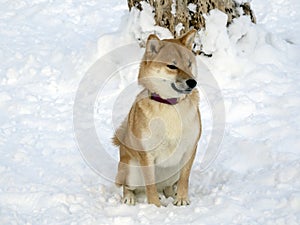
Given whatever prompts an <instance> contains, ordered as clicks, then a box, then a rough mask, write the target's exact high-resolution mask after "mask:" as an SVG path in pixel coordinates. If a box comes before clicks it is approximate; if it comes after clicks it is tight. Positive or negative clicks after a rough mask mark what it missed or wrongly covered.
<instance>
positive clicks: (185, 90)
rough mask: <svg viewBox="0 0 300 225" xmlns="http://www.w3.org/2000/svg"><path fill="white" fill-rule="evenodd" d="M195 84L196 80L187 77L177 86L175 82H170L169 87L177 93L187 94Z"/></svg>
mask: <svg viewBox="0 0 300 225" xmlns="http://www.w3.org/2000/svg"><path fill="white" fill-rule="evenodd" d="M196 85H197V81H196V80H194V79H188V80H186V81H185V83H181V85H179V86H180V87H177V86H176V84H175V83H172V84H171V87H172V88H173V89H174V90H175V91H177V92H178V93H181V94H189V93H190V92H191V91H192V90H193V88H194V87H196Z"/></svg>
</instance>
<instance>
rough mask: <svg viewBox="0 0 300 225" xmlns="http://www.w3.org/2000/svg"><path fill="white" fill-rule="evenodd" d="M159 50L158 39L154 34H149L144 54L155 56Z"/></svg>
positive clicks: (159, 42)
mask: <svg viewBox="0 0 300 225" xmlns="http://www.w3.org/2000/svg"><path fill="white" fill-rule="evenodd" d="M160 48H161V41H160V39H159V38H158V37H157V36H156V35H155V34H151V35H150V36H149V37H148V39H147V43H146V52H147V53H149V54H151V55H156V54H157V53H158V52H159V50H160Z"/></svg>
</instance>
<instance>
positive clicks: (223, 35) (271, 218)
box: [0, 0, 300, 225]
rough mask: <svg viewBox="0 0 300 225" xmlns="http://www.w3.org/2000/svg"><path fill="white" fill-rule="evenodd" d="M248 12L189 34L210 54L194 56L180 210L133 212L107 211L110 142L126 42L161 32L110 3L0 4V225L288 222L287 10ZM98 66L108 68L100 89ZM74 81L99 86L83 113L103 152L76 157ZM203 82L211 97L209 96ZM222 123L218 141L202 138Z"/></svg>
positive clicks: (274, 6) (295, 191)
mask: <svg viewBox="0 0 300 225" xmlns="http://www.w3.org/2000/svg"><path fill="white" fill-rule="evenodd" d="M251 5H252V7H253V10H254V12H255V14H256V16H257V21H258V24H256V25H254V24H252V23H251V22H250V20H249V18H248V17H241V18H238V19H236V20H235V21H234V23H233V24H232V25H231V26H230V27H229V28H228V29H226V28H225V20H226V16H225V15H224V14H222V13H221V12H219V11H212V12H211V13H210V15H207V29H206V30H205V31H201V32H199V35H200V40H201V43H202V45H203V49H204V51H205V53H207V54H212V57H206V56H203V55H201V56H198V57H197V58H198V65H199V88H200V91H201V102H200V105H201V112H202V120H203V135H202V138H201V141H200V143H199V148H198V155H197V158H196V162H195V164H194V166H193V170H192V174H191V182H190V190H189V194H190V200H191V205H190V206H188V207H179V208H178V207H175V206H173V205H172V203H171V202H172V200H171V199H165V198H162V201H163V203H164V205H166V207H161V208H156V207H155V206H151V205H148V204H146V203H145V202H146V200H145V197H144V196H143V195H141V196H139V199H138V200H139V202H138V204H137V205H136V206H134V207H129V206H126V205H122V204H121V203H120V199H121V190H120V189H119V188H117V187H115V185H114V184H113V182H112V180H113V178H114V177H113V176H114V174H115V172H116V163H117V159H118V152H117V149H116V148H115V147H113V146H112V145H111V143H110V137H111V135H112V133H113V127H116V126H118V124H119V123H120V121H121V120H122V118H123V117H124V116H125V114H126V112H127V111H128V108H129V107H130V104H131V103H130V102H132V99H133V98H134V96H135V93H136V92H137V91H138V90H139V88H138V86H137V85H136V83H135V81H136V76H137V70H138V60H139V58H140V57H141V55H142V53H143V49H141V48H140V47H139V46H143V45H144V44H145V40H146V38H147V36H148V35H149V34H150V33H157V35H158V36H159V37H161V38H169V37H170V32H168V31H167V30H165V29H163V28H159V27H155V26H154V24H155V23H154V20H153V15H152V14H151V8H150V7H148V6H146V5H145V6H144V8H145V11H144V12H143V13H139V12H138V11H136V10H132V12H131V13H129V12H128V10H127V2H126V1H124V0H102V1H96V0H91V1H83V0H68V1H54V0H34V1H29V0H18V1H3V2H2V4H1V7H0V11H1V13H0V15H1V16H0V30H1V33H0V35H1V37H0V40H1V42H0V46H1V51H0V60H1V66H0V124H1V125H0V152H1V154H0V162H1V163H0V224H39V225H40V224H162V223H164V224H197V225H198V224H206V225H208V224H264V225H268V224H272V225H273V224H280V225H281V224H289V225H294V224H295V225H296V224H299V223H300V152H299V146H300V132H299V130H300V82H299V81H300V65H299V63H298V60H299V56H300V53H299V52H300V51H299V50H300V39H299V35H298V34H299V31H300V30H299V29H300V14H299V9H300V4H299V2H298V1H297V0H288V1H282V0H275V1H271V0H266V1H259V0H252V1H251ZM123 46H125V47H123ZM103 59H105V60H107V61H106V64H107V65H111V66H116V67H115V68H116V69H119V70H115V71H114V73H112V74H108V76H109V78H110V79H109V80H107V77H103V76H104V75H106V74H107V72H109V70H108V68H109V67H106V66H103V67H99V65H103V64H99V62H100V63H103ZM101 60H102V61H101ZM130 62H131V63H130ZM106 64H104V65H106ZM122 66H123V67H122ZM95 68H96V70H95ZM112 68H113V67H112ZM207 68H208V69H207ZM87 71H89V72H90V74H91V75H93V76H92V78H95V80H92V82H91V81H89V82H90V83H87V84H92V83H96V82H97V81H102V80H104V81H105V85H104V84H102V83H100V84H99V87H103V89H101V91H100V92H99V93H97V95H96V97H95V98H96V101H95V103H94V105H93V106H92V107H93V109H94V112H95V115H94V117H95V125H96V131H97V135H98V137H99V139H100V140H101V144H102V147H104V153H105V154H106V156H105V155H101V154H102V153H103V152H99V151H95V152H93V151H94V150H95V149H96V148H95V147H93V148H91V153H93V154H91V155H90V158H87V157H86V155H85V154H86V153H87V152H84V151H82V150H81V151H80V150H79V149H78V146H80V141H78V139H76V137H77V136H76V135H75V133H76V127H75V128H74V126H75V125H76V124H75V125H74V123H73V119H74V118H73V110H74V104H75V103H76V100H77V99H76V94H78V88H79V87H81V84H82V81H85V79H86V78H87V77H88V76H87V74H88V73H87ZM98 71H99V72H98ZM208 71H209V72H208ZM101 74H102V75H101ZM103 74H104V75H103ZM206 76H211V77H213V78H214V79H215V81H216V82H217V87H218V88H219V91H220V92H216V93H215V92H213V91H212V92H209V88H208V87H206V86H205V84H206V83H205V82H206V81H207V77H206ZM201 82H202V83H201ZM83 83H84V82H83ZM101 85H102V86H101ZM95 87H98V86H97V85H95ZM220 94H221V95H220ZM220 96H221V97H222V98H220ZM88 97H89V96H88V95H87V98H88ZM115 102H117V103H115ZM222 104H223V105H224V112H225V113H224V115H222V110H221V111H220V110H219V109H222V107H221V106H222ZM218 107H219V108H218ZM89 109H90V108H89ZM112 112H113V115H112ZM116 112H117V113H116ZM75 116H76V114H75ZM215 116H217V119H219V120H217V119H216V117H215ZM220 118H221V119H220ZM222 118H224V120H225V127H223V128H224V134H223V133H218V132H217V133H214V132H213V129H214V123H215V122H220V123H221V122H222ZM75 119H76V118H75ZM74 129H75V130H74ZM216 134H217V137H216ZM86 136H88V135H86ZM214 138H222V144H221V145H220V146H219V148H218V149H215V150H216V152H213V153H214V154H217V153H219V154H218V155H217V158H216V159H215V158H214V155H213V156H212V157H213V158H210V159H215V160H214V161H213V163H212V164H210V166H209V167H208V168H207V167H203V163H201V162H205V161H202V160H205V159H207V158H205V153H206V151H207V149H208V148H209V146H210V143H211V141H212V140H215V139H214ZM87 140H90V139H87ZM218 141H219V140H218ZM94 148H95V149H94ZM108 157H109V159H111V160H110V161H107V160H106V159H107V158H108ZM97 165H98V167H97ZM103 167H106V168H105V169H106V170H107V174H106V173H104V172H103V171H101V168H103ZM99 168H100V169H99ZM106 175H107V176H106Z"/></svg>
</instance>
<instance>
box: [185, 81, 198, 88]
mask: <svg viewBox="0 0 300 225" xmlns="http://www.w3.org/2000/svg"><path fill="white" fill-rule="evenodd" d="M185 83H186V84H187V86H189V88H192V89H193V88H194V87H196V85H197V81H195V80H194V79H188V80H187V81H186V82H185Z"/></svg>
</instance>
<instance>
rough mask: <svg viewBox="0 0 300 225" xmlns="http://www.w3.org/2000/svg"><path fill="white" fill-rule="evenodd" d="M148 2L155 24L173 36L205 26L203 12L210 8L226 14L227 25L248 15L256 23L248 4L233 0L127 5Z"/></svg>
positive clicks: (134, 1)
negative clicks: (237, 18)
mask: <svg viewBox="0 0 300 225" xmlns="http://www.w3.org/2000/svg"><path fill="white" fill-rule="evenodd" d="M142 1H145V2H147V3H149V4H150V5H151V6H152V7H153V8H154V12H155V21H156V24H157V25H159V26H162V27H166V28H168V29H169V30H170V31H171V32H172V34H174V36H175V37H177V36H180V35H181V34H182V33H185V32H186V31H188V30H189V29H191V28H195V29H197V30H199V29H201V28H203V27H205V19H204V17H203V14H206V13H208V12H209V11H210V10H212V9H219V10H220V11H222V12H224V13H226V14H227V16H228V21H227V25H229V24H230V23H231V22H232V20H233V19H234V18H236V17H239V16H241V14H240V13H241V12H240V11H241V10H239V8H241V9H242V11H243V12H242V15H249V16H250V18H251V20H252V22H253V23H256V19H255V16H254V13H253V11H252V10H251V8H250V4H249V3H248V2H247V3H243V4H242V5H240V4H238V3H236V2H235V1H234V0H128V7H129V10H131V8H132V7H136V8H138V9H139V10H142V5H141V2H142Z"/></svg>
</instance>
